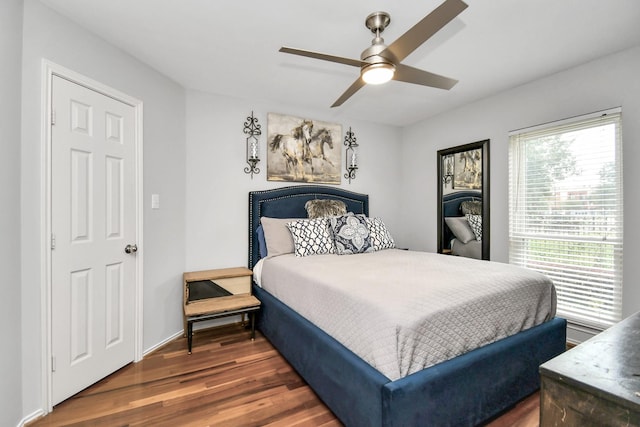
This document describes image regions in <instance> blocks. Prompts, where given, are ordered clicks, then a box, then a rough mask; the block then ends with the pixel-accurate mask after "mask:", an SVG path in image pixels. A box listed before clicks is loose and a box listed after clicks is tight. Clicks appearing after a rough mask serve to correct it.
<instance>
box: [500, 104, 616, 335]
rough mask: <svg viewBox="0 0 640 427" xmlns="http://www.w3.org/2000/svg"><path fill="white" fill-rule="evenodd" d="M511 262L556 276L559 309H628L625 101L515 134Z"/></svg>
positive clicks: (593, 312) (594, 313)
mask: <svg viewBox="0 0 640 427" xmlns="http://www.w3.org/2000/svg"><path fill="white" fill-rule="evenodd" d="M509 188H510V193H509V194H510V195H509V262H510V263H513V264H517V265H521V266H523V267H527V268H531V269H534V270H537V271H540V272H541V273H544V274H546V275H547V276H548V277H550V278H551V279H552V280H553V282H554V284H555V286H556V291H557V294H558V315H560V316H562V317H565V318H567V320H569V321H570V322H573V323H576V324H582V325H586V326H589V327H594V328H597V329H603V328H606V327H608V326H610V325H612V324H613V323H615V322H617V321H619V320H620V319H621V317H622V249H623V246H622V242H623V234H622V232H623V215H622V207H623V206H622V140H621V111H620V109H615V110H609V111H606V112H600V113H594V114H592V115H589V116H583V117H578V118H574V119H568V120H563V121H562V122H556V123H551V124H548V125H543V126H538V127H535V128H530V129H525V130H522V131H515V132H512V133H511V134H510V144H509Z"/></svg>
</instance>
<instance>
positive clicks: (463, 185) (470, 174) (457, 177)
mask: <svg viewBox="0 0 640 427" xmlns="http://www.w3.org/2000/svg"><path fill="white" fill-rule="evenodd" d="M454 158H455V160H454V162H453V163H454V168H453V188H456V189H471V190H477V189H481V188H482V149H480V148H478V149H474V150H467V151H462V152H459V153H455V154H454Z"/></svg>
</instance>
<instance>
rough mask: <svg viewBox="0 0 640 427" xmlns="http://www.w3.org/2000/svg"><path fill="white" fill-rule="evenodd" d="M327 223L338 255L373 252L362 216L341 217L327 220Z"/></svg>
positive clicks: (367, 229)
mask: <svg viewBox="0 0 640 427" xmlns="http://www.w3.org/2000/svg"><path fill="white" fill-rule="evenodd" d="M329 221H330V223H331V229H332V230H333V240H334V242H335V245H336V253H337V254H338V255H349V254H359V253H363V252H373V246H371V238H370V237H369V227H368V226H367V220H366V218H365V217H364V215H353V214H351V215H343V216H338V217H332V218H329Z"/></svg>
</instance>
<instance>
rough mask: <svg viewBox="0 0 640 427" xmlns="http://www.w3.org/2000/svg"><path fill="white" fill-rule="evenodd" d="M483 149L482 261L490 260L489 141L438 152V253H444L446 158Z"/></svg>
mask: <svg viewBox="0 0 640 427" xmlns="http://www.w3.org/2000/svg"><path fill="white" fill-rule="evenodd" d="M479 148H480V149H482V259H483V260H489V259H490V247H491V226H490V222H491V221H490V220H491V216H490V205H491V198H490V194H491V193H490V191H489V182H490V180H489V140H488V139H485V140H483V141H477V142H472V143H470V144H464V145H458V146H457V147H451V148H446V149H444V150H438V167H437V172H438V204H437V206H438V226H437V227H438V233H437V234H438V253H440V254H441V253H443V249H444V242H443V241H442V239H443V237H444V227H445V222H444V217H443V215H442V197H443V183H442V173H443V170H442V164H443V160H444V158H445V157H446V156H450V155H452V154H456V153H462V152H465V151H469V150H476V149H479Z"/></svg>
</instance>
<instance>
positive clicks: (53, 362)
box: [51, 356, 56, 372]
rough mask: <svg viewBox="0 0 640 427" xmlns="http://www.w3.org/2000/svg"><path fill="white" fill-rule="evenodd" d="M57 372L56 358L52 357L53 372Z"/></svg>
mask: <svg viewBox="0 0 640 427" xmlns="http://www.w3.org/2000/svg"><path fill="white" fill-rule="evenodd" d="M55 371H56V357H55V356H51V372H55Z"/></svg>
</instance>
